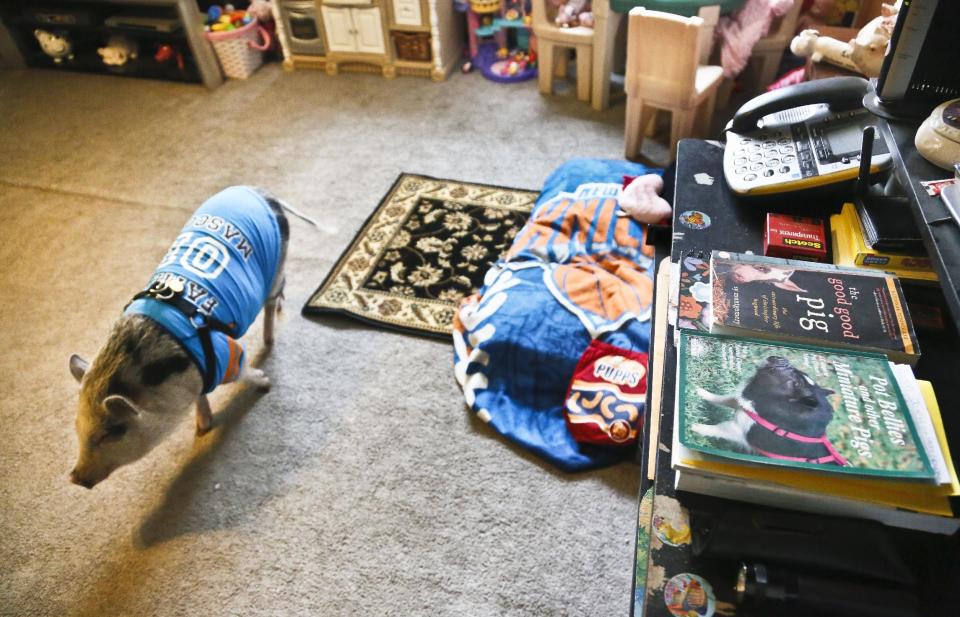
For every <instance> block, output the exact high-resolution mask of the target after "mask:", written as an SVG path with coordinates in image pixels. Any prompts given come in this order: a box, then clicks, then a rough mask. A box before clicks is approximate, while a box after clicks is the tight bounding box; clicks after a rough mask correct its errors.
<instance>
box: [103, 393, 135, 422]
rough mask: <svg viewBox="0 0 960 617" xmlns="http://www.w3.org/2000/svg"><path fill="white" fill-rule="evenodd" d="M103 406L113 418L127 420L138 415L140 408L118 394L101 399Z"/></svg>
mask: <svg viewBox="0 0 960 617" xmlns="http://www.w3.org/2000/svg"><path fill="white" fill-rule="evenodd" d="M103 406H104V408H105V409H106V410H107V413H108V414H110V417H111V418H113V419H114V420H129V419H130V418H133V417H135V416H139V415H140V410H139V409H138V408H137V406H136V405H134V404H133V401H131V400H130V399H128V398H127V397H125V396H121V395H119V394H112V395H110V396H108V397H107V398H105V399H103Z"/></svg>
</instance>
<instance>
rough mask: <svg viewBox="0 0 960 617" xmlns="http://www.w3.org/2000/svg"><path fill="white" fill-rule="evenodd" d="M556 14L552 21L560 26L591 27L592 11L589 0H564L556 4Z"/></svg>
mask: <svg viewBox="0 0 960 617" xmlns="http://www.w3.org/2000/svg"><path fill="white" fill-rule="evenodd" d="M557 6H558V7H559V8H558V9H557V16H556V17H555V18H554V20H553V22H554V23H555V24H557V25H558V26H560V27H561V28H575V27H577V26H584V27H585V28H592V27H593V12H591V10H590V8H591V7H590V0H566V1H565V2H560V3H559V4H558V5H557Z"/></svg>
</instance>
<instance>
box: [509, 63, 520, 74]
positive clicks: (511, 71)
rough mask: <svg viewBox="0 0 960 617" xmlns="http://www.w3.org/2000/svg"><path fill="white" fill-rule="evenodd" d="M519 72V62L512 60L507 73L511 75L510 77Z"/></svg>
mask: <svg viewBox="0 0 960 617" xmlns="http://www.w3.org/2000/svg"><path fill="white" fill-rule="evenodd" d="M519 72H520V65H519V64H517V63H516V62H511V63H510V64H508V65H507V75H509V76H510V77H513V76H514V75H516V74H517V73H519Z"/></svg>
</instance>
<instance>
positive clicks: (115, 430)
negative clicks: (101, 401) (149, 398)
mask: <svg viewBox="0 0 960 617" xmlns="http://www.w3.org/2000/svg"><path fill="white" fill-rule="evenodd" d="M126 433H127V425H126V424H123V423H122V422H121V423H118V424H110V425H108V426H107V432H106V433H105V434H104V435H103V438H102V439H101V440H100V441H101V442H104V441H115V440H117V439H120V438H121V437H123V436H124V435H125V434H126Z"/></svg>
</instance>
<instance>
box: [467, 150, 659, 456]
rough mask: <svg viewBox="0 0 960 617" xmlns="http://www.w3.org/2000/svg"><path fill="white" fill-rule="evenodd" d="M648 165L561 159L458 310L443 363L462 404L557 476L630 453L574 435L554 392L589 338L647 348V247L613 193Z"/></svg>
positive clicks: (562, 391)
mask: <svg viewBox="0 0 960 617" xmlns="http://www.w3.org/2000/svg"><path fill="white" fill-rule="evenodd" d="M658 171H659V170H651V169H648V168H646V167H644V166H643V165H639V164H635V163H629V162H626V161H603V160H595V159H578V160H571V161H568V162H567V163H565V164H564V165H562V166H561V167H560V168H558V169H557V170H556V171H555V172H554V173H553V174H551V176H550V177H549V178H548V179H547V181H546V183H545V184H544V187H543V192H542V194H541V196H540V198H539V200H538V201H537V204H536V206H535V207H534V210H533V212H532V214H531V216H530V219H529V221H528V222H527V224H526V225H525V226H524V228H523V229H522V230H521V232H520V233H519V234H518V235H517V238H516V240H515V241H514V243H513V246H512V247H511V248H510V250H509V251H508V252H507V253H506V254H505V255H504V257H503V258H502V259H500V260H499V261H498V262H497V263H495V264H494V265H493V266H492V267H491V269H490V270H489V272H487V275H486V278H485V279H484V285H483V287H482V288H481V289H480V290H479V292H478V293H477V294H474V295H472V296H470V297H468V298H466V299H465V300H464V301H463V303H462V304H461V305H460V307H459V310H458V312H457V316H456V320H455V324H454V332H453V342H454V360H455V367H454V370H455V374H456V378H457V381H458V382H459V383H460V386H461V387H462V389H463V394H464V397H465V399H466V402H467V405H468V406H469V407H470V409H471V410H472V411H473V412H475V413H476V414H477V416H478V417H479V418H481V419H482V420H483V421H484V422H486V423H488V424H489V425H490V426H492V427H493V428H494V429H495V430H496V431H497V432H499V433H500V434H502V435H503V436H505V437H507V438H508V439H510V440H512V441H514V442H516V443H518V444H520V445H522V446H524V447H526V448H528V449H530V450H532V451H533V452H535V453H537V454H538V455H540V456H542V457H544V458H546V459H547V460H549V461H551V462H553V463H554V464H556V465H557V466H559V467H560V468H562V469H564V470H567V471H576V470H583V469H590V468H596V467H601V466H605V465H610V464H613V463H616V462H619V461H621V460H623V459H624V457H626V456H628V455H629V454H630V453H631V452H632V448H624V447H609V446H597V445H590V444H582V443H578V442H577V441H575V440H574V439H573V437H572V436H571V434H570V432H569V430H568V428H567V424H566V421H565V419H564V399H565V396H566V393H567V388H568V386H569V385H570V380H571V377H572V376H573V373H574V369H575V368H576V365H577V361H578V360H579V359H580V356H581V355H582V354H583V352H584V350H586V349H587V346H588V345H589V344H590V342H591V341H592V340H594V339H597V340H601V341H603V342H605V343H609V344H611V345H615V346H617V347H621V348H625V349H628V350H631V351H637V352H641V353H645V352H647V351H648V347H649V340H650V321H649V317H650V306H651V303H652V300H653V278H652V252H651V250H650V248H649V247H646V246H645V245H644V233H645V227H644V226H643V225H641V224H640V223H637V222H635V221H634V220H633V219H631V218H630V217H628V216H623V213H622V212H620V210H619V207H618V204H617V200H616V193H617V188H618V187H619V186H620V184H621V181H622V177H623V176H624V175H629V176H639V175H643V174H647V173H657V172H658Z"/></svg>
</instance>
